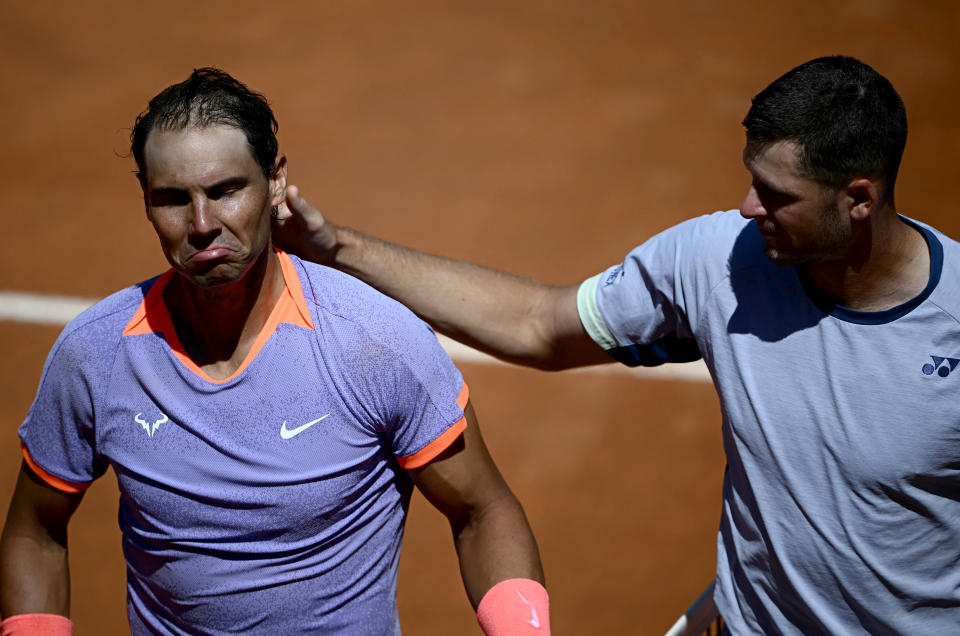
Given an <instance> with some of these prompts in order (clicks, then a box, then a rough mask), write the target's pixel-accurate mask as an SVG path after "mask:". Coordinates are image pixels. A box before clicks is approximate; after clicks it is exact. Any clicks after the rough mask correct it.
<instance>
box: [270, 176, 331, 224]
mask: <svg viewBox="0 0 960 636" xmlns="http://www.w3.org/2000/svg"><path fill="white" fill-rule="evenodd" d="M285 194H286V200H285V201H284V203H283V205H281V206H280V214H279V218H280V219H287V218H290V217H291V216H296V217H298V219H299V220H300V221H302V222H303V223H304V224H305V225H307V226H308V227H320V226H321V225H323V223H324V218H323V214H321V213H320V211H319V210H317V209H316V208H314V207H313V206H312V205H310V204H309V203H307V200H306V199H304V198H303V197H302V196H300V188H298V187H297V186H295V185H288V186H287V190H286V193H285Z"/></svg>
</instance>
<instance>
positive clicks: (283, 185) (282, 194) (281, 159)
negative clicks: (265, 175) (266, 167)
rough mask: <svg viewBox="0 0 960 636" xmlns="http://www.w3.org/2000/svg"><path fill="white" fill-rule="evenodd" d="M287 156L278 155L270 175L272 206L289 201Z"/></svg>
mask: <svg viewBox="0 0 960 636" xmlns="http://www.w3.org/2000/svg"><path fill="white" fill-rule="evenodd" d="M286 191H287V156H286V155H285V154H283V153H282V152H278V153H277V158H276V159H275V160H274V162H273V172H272V173H271V175H270V205H280V204H281V203H283V202H284V201H286V200H287V194H286Z"/></svg>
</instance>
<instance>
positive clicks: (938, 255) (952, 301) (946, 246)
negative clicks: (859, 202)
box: [904, 217, 960, 321]
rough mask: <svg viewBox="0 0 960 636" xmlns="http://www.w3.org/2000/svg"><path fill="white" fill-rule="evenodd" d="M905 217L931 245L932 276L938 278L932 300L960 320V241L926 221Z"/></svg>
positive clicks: (932, 292) (931, 296)
mask: <svg viewBox="0 0 960 636" xmlns="http://www.w3.org/2000/svg"><path fill="white" fill-rule="evenodd" d="M904 218H905V219H906V220H907V221H908V222H909V223H912V224H913V225H915V226H916V227H918V228H920V230H921V231H923V233H924V235H925V237H926V239H927V244H928V246H929V247H930V271H931V277H935V278H936V280H935V281H933V282H934V283H935V285H934V288H933V289H932V290H931V292H930V300H931V301H933V302H934V303H936V304H937V305H938V306H939V307H940V308H941V309H942V310H944V311H946V312H947V313H949V314H950V315H951V316H953V317H954V319H956V320H958V321H960V242H958V241H956V240H954V239H952V238H950V237H949V236H947V235H946V234H944V233H943V232H941V231H939V230H937V229H936V228H934V227H932V226H930V225H927V224H926V223H922V222H920V221H917V220H915V219H910V218H906V217H904Z"/></svg>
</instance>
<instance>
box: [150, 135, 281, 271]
mask: <svg viewBox="0 0 960 636" xmlns="http://www.w3.org/2000/svg"><path fill="white" fill-rule="evenodd" d="M144 157H145V164H146V171H145V172H146V177H145V179H144V184H143V191H144V201H145V203H146V207H147V218H148V219H149V220H150V222H151V223H152V224H153V227H154V229H155V230H156V232H157V236H158V237H159V239H160V245H161V247H162V249H163V252H164V255H165V256H166V258H167V261H168V262H169V263H170V265H171V266H172V267H173V268H174V269H176V270H177V271H178V272H180V273H181V274H182V275H184V276H186V277H187V278H189V279H190V280H191V281H192V282H193V283H194V284H195V285H197V286H199V287H213V286H216V285H223V284H227V283H231V282H234V281H236V280H239V279H240V278H242V277H243V275H244V274H245V273H246V272H247V271H248V270H249V269H250V267H251V266H252V265H253V263H255V262H256V261H257V259H259V258H260V256H261V255H262V254H264V252H265V250H266V249H267V248H268V247H269V246H270V210H271V208H272V207H273V206H274V205H279V204H280V203H281V202H282V201H283V191H284V188H285V187H286V163H285V161H284V160H283V156H282V155H278V161H277V164H276V165H275V168H274V174H273V175H272V176H271V178H270V179H268V178H266V177H265V176H264V174H263V171H262V170H261V169H260V166H259V165H258V164H257V161H256V159H254V156H253V153H252V152H251V150H250V147H249V145H248V144H247V140H246V137H245V136H244V134H243V132H242V131H240V130H239V129H237V128H233V127H232V126H226V125H212V126H206V127H203V128H198V127H195V126H188V127H186V128H184V129H182V130H157V129H154V130H152V131H151V132H150V134H149V136H148V137H147V142H146V145H145V151H144Z"/></svg>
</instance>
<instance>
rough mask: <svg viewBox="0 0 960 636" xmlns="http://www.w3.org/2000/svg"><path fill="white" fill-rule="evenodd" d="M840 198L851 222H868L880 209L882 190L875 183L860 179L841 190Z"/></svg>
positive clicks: (864, 178)
mask: <svg viewBox="0 0 960 636" xmlns="http://www.w3.org/2000/svg"><path fill="white" fill-rule="evenodd" d="M839 198H840V202H839V203H840V205H841V206H842V207H841V209H843V210H845V211H846V212H847V214H848V215H849V216H850V220H851V221H866V220H867V219H868V218H870V215H871V214H873V213H874V212H876V210H877V208H878V207H880V188H879V187H878V184H877V183H876V182H875V181H873V180H871V179H868V178H866V177H859V178H857V179H854V180H853V181H851V182H850V183H848V184H847V186H846V187H845V188H844V189H843V190H841V192H840V193H839Z"/></svg>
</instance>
